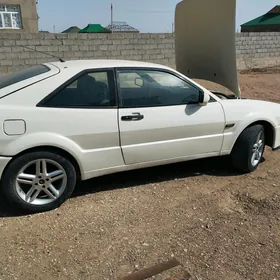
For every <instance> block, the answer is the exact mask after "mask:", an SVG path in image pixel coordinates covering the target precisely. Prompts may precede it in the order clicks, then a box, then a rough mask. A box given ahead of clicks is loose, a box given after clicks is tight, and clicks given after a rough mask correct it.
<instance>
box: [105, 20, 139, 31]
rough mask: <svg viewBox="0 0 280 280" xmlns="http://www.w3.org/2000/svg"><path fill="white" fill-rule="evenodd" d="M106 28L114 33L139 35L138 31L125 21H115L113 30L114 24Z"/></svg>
mask: <svg viewBox="0 0 280 280" xmlns="http://www.w3.org/2000/svg"><path fill="white" fill-rule="evenodd" d="M106 28H107V29H109V30H110V31H113V32H114V33H115V32H118V33H120V32H121V33H139V30H138V29H136V28H134V27H132V26H130V25H128V24H127V23H126V22H125V21H114V22H113V28H112V24H110V25H108V26H107V27H106Z"/></svg>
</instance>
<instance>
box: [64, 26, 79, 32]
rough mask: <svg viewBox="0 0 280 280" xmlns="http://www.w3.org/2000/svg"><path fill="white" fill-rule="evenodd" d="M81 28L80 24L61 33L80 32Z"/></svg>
mask: <svg viewBox="0 0 280 280" xmlns="http://www.w3.org/2000/svg"><path fill="white" fill-rule="evenodd" d="M80 30H81V29H80V28H79V27H78V26H71V27H69V28H67V29H66V30H64V31H62V32H61V33H78V32H79V31H80Z"/></svg>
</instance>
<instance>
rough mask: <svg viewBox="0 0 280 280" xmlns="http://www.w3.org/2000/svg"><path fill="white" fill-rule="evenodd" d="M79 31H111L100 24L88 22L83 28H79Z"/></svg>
mask: <svg viewBox="0 0 280 280" xmlns="http://www.w3.org/2000/svg"><path fill="white" fill-rule="evenodd" d="M79 33H111V31H110V30H108V29H106V28H104V27H103V26H102V25H100V24H88V25H87V26H86V27H85V28H83V29H81V30H80V31H79Z"/></svg>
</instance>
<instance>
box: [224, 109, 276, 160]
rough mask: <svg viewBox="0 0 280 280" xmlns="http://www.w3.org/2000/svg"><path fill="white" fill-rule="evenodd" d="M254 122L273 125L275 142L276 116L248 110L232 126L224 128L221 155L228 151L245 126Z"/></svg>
mask: <svg viewBox="0 0 280 280" xmlns="http://www.w3.org/2000/svg"><path fill="white" fill-rule="evenodd" d="M256 122H267V123H269V124H270V125H271V126H272V127H273V129H274V139H273V140H274V141H273V143H275V137H276V130H275V128H276V126H277V120H276V118H275V117H274V116H272V115H270V114H264V112H250V113H249V114H247V115H245V116H244V117H243V118H242V119H240V120H238V121H236V122H235V125H234V127H232V128H230V129H228V130H227V129H226V130H225V133H224V142H223V145H222V151H221V155H223V154H228V153H230V152H231V151H232V149H233V147H234V144H235V143H236V141H237V139H238V137H239V136H240V134H241V133H242V132H243V131H244V130H245V129H246V128H247V127H249V126H250V125H252V124H253V123H256Z"/></svg>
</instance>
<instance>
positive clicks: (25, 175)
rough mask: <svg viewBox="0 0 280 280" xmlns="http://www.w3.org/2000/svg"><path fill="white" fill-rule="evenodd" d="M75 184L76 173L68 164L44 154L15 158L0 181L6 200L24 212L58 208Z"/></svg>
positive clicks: (56, 157)
mask: <svg viewBox="0 0 280 280" xmlns="http://www.w3.org/2000/svg"><path fill="white" fill-rule="evenodd" d="M44 167H46V168H44ZM75 185H76V170H75V168H74V166H73V165H72V164H71V162H70V161H69V160H68V159H66V158H64V157H62V156H60V155H59V154H54V153H52V152H45V151H39V152H30V153H26V154H23V155H21V156H19V157H17V158H15V159H14V160H12V162H11V163H10V164H9V165H8V166H7V168H6V170H5V171H4V174H3V176H2V180H1V188H2V191H3V193H4V195H5V197H6V198H7V200H8V201H9V202H10V203H12V204H13V205H14V206H16V207H17V208H19V209H20V210H23V211H24V212H28V213H36V212H45V211H50V210H53V209H56V208H58V207H59V206H60V205H62V204H63V203H64V202H65V201H66V200H67V199H68V198H69V197H70V196H71V194H72V192H73V190H74V188H75Z"/></svg>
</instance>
